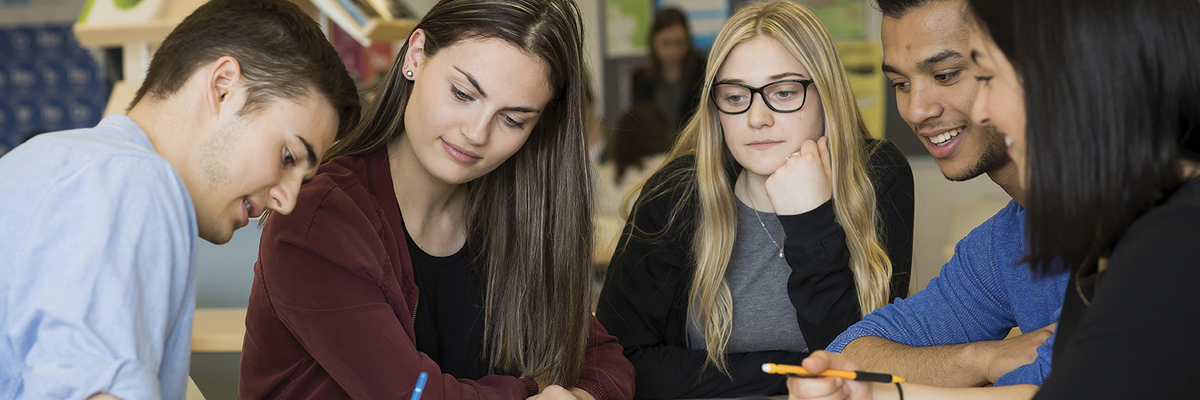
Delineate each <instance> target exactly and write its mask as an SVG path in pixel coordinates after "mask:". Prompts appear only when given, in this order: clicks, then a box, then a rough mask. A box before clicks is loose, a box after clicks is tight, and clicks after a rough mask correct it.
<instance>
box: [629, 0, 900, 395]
mask: <svg viewBox="0 0 1200 400" xmlns="http://www.w3.org/2000/svg"><path fill="white" fill-rule="evenodd" d="M758 36H767V37H771V38H774V39H776V40H778V41H779V42H780V43H782V44H783V46H784V47H786V48H787V49H788V51H790V52H791V53H792V55H793V56H794V57H796V59H797V60H799V61H800V63H801V64H802V65H804V67H805V68H806V69H808V71H810V72H811V74H812V75H813V76H812V80H813V85H814V86H816V89H817V93H819V94H820V96H821V102H822V104H823V105H824V113H825V131H826V132H828V135H829V139H830V140H829V143H830V146H831V149H830V150H831V158H832V161H833V173H834V176H835V177H837V179H835V180H834V181H833V198H834V199H835V202H834V212H835V214H836V218H837V222H838V223H839V224H840V225H841V226H842V228H843V229H844V230H845V232H846V245H847V247H848V248H849V250H850V269H851V270H852V271H853V272H854V281H855V287H856V289H857V291H858V304H859V311H860V312H862V314H863V315H866V314H868V313H870V312H871V311H872V310H874V309H876V308H879V307H881V306H883V305H884V304H887V300H888V282H889V280H890V279H891V275H892V263H891V261H890V260H888V257H887V253H885V252H884V250H883V247H882V245H881V243H880V242H881V239H880V236H879V229H877V227H876V221H877V220H878V217H877V216H876V207H875V202H876V200H875V189H874V187H873V186H872V185H871V180H870V177H869V175H868V172H867V168H866V160H867V158H868V156H869V153H870V151H867V152H864V151H863V146H864V140H865V138H866V137H867V135H868V132H867V129H866V126H865V125H864V124H863V122H862V117H861V116H860V115H859V112H858V106H857V104H856V103H855V99H854V96H853V94H852V93H851V91H850V83H849V81H848V80H847V79H846V74H845V69H844V68H843V66H842V62H841V59H840V58H839V56H838V52H837V49H836V48H835V47H834V43H833V39H832V38H830V36H829V32H828V31H827V30H826V29H825V26H824V25H822V24H821V22H820V21H819V20H818V19H817V17H816V16H815V15H813V13H812V12H810V11H809V10H808V9H806V8H804V7H803V6H800V5H799V4H796V3H793V2H791V1H771V2H760V3H753V4H750V5H748V6H746V7H745V8H742V9H741V10H739V11H738V12H737V13H736V14H734V15H733V17H731V18H730V19H729V21H727V22H726V23H725V26H724V27H723V28H721V32H720V33H719V34H718V35H717V38H716V41H715V42H714V44H713V48H712V51H711V53H710V54H709V58H708V65H707V68H706V70H705V77H704V78H705V86H704V92H703V93H702V95H701V96H700V105H699V107H698V108H697V110H696V114H695V115H694V116H693V117H692V118H691V119H690V120H689V121H688V123H687V124H686V125H685V127H684V129H683V131H682V132H681V133H680V137H679V140H678V142H677V143H676V144H675V146H674V147H673V148H672V149H671V151H670V153H669V154H668V156H667V161H666V162H664V163H663V166H664V167H665V166H666V165H669V164H670V163H671V160H674V159H676V158H679V157H683V156H687V155H692V154H694V155H695V159H696V166H695V170H694V171H680V173H681V174H683V176H685V177H686V179H688V180H694V183H695V187H696V189H695V190H694V191H690V190H689V191H685V194H684V196H683V197H682V198H681V200H680V201H679V203H678V204H676V206H675V212H673V213H672V215H671V216H670V222H669V223H668V225H670V224H675V223H679V222H681V221H676V220H675V219H676V217H677V216H680V215H683V213H681V212H680V209H681V208H682V207H683V205H684V204H688V203H692V202H696V201H697V200H693V199H692V198H691V196H696V197H698V203H699V204H700V214H699V224H698V227H697V228H698V229H696V232H697V233H696V238H695V240H694V242H693V243H692V253H693V258H692V259H693V260H695V262H696V271H695V275H694V276H693V277H692V283H691V290H690V296H689V304H688V310H689V313H690V316H691V317H692V319H694V320H696V321H698V322H699V323H700V325H701V327H702V329H703V331H704V338H705V348H706V349H707V350H708V360H707V362H708V363H709V364H712V365H715V366H716V367H717V368H718V369H719V370H721V371H722V372H723V373H726V374H728V365H727V364H726V361H725V347H726V344H727V343H728V342H729V336H730V334H731V332H732V330H733V298H732V296H731V294H730V292H729V285H728V283H727V282H726V281H725V270H726V268H727V267H728V265H729V257H730V254H731V253H732V251H733V242H734V239H735V238H736V237H737V216H736V209H735V206H734V194H733V189H732V187H733V184H732V181H731V178H732V177H731V176H729V175H728V174H727V173H726V167H727V166H729V165H731V164H732V163H734V162H736V161H735V160H734V159H733V158H732V155H731V154H730V153H729V150H728V149H727V148H726V147H725V141H724V139H723V131H722V128H721V121H720V117H719V115H718V111H717V110H716V108H715V107H714V106H713V103H712V100H711V99H712V98H711V96H710V95H711V93H710V92H711V91H712V82H713V81H714V80H715V79H716V73H717V70H718V69H720V67H721V64H723V63H724V62H725V58H726V57H727V56H728V55H729V52H730V50H732V49H733V47H734V46H736V45H738V44H739V43H742V42H745V41H747V40H750V39H752V38H755V37H758ZM660 169H661V167H660ZM663 181H664V182H670V181H674V180H673V179H665V180H663ZM644 185H645V182H643V183H642V184H641V185H639V187H637V188H635V189H634V190H633V191H631V192H630V194H629V195H627V196H626V201H630V200H631V199H632V198H633V197H634V196H635V195H636V194H637V193H638V192H639V191H640V189H641V186H644ZM658 189H659V188H650V190H649V191H648V192H656V193H657V192H661V190H658ZM622 208H624V206H623V207H622ZM635 212H636V211H635ZM635 228H636V227H635ZM664 231H665V230H664ZM651 234H653V233H651Z"/></svg>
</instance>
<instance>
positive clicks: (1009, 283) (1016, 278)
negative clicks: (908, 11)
mask: <svg viewBox="0 0 1200 400" xmlns="http://www.w3.org/2000/svg"><path fill="white" fill-rule="evenodd" d="M1024 232H1025V209H1024V208H1023V207H1021V206H1020V205H1019V204H1017V202H1015V201H1010V202H1009V203H1008V205H1007V206H1005V207H1004V209H1002V210H1000V212H998V213H996V215H993V216H992V217H991V218H990V219H988V220H987V222H984V223H983V225H980V226H978V227H976V228H975V229H973V230H971V233H970V234H968V235H967V237H965V238H963V239H962V240H960V241H959V242H958V244H957V245H956V246H955V248H954V257H953V258H951V259H950V262H948V263H946V265H944V266H942V272H941V274H940V275H939V276H938V277H936V278H933V280H931V281H929V285H928V286H927V287H926V288H925V290H922V291H920V292H918V293H916V294H914V295H912V296H910V297H909V298H908V299H896V301H895V303H894V304H889V305H887V306H884V307H882V308H880V309H878V310H875V312H873V313H871V314H870V315H867V316H866V317H865V318H863V320H862V321H861V322H859V323H857V324H854V325H853V326H851V327H850V328H849V329H847V330H846V331H845V332H843V333H842V334H841V335H839V336H838V337H837V338H836V339H834V341H833V343H832V344H830V345H829V347H827V348H826V349H825V350H827V351H830V352H834V353H840V352H841V351H842V348H844V347H845V346H846V344H847V343H850V341H852V340H854V339H857V338H860V337H863V336H876V337H881V338H884V339H887V340H891V341H893V342H896V343H901V344H905V345H909V346H934V345H944V344H958V343H966V342H977V341H983V340H999V339H1003V338H1004V337H1005V336H1006V335H1007V334H1008V331H1009V329H1011V328H1012V327H1014V326H1016V327H1020V328H1021V331H1022V332H1030V331H1033V330H1036V329H1039V328H1042V327H1044V326H1046V325H1049V324H1051V323H1054V322H1055V321H1058V315H1059V312H1060V311H1061V309H1062V302H1063V291H1064V290H1065V289H1066V285H1067V277H1068V274H1067V273H1062V274H1058V275H1054V276H1047V277H1042V276H1040V275H1036V274H1034V273H1032V272H1031V271H1030V270H1029V267H1028V265H1026V264H1024V263H1018V260H1020V259H1021V257H1022V256H1023V255H1024V254H1025V237H1024ZM1053 343H1054V339H1053V338H1051V339H1050V341H1049V342H1048V343H1047V344H1046V345H1044V346H1041V347H1040V348H1038V358H1037V360H1036V361H1034V362H1033V363H1031V364H1028V365H1025V366H1023V367H1020V368H1017V369H1016V370H1014V371H1012V372H1010V373H1008V374H1006V375H1004V376H1002V377H1000V379H999V380H998V381H997V382H996V386H1003V385H1017V384H1034V385H1041V383H1042V381H1043V380H1045V379H1046V376H1047V375H1050V354H1051V348H1052V347H1053Z"/></svg>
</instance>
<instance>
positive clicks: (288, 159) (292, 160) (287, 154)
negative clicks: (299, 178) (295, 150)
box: [283, 147, 296, 166]
mask: <svg viewBox="0 0 1200 400" xmlns="http://www.w3.org/2000/svg"><path fill="white" fill-rule="evenodd" d="M283 165H284V166H292V165H296V157H295V156H293V155H292V149H289V148H287V147H284V148H283Z"/></svg>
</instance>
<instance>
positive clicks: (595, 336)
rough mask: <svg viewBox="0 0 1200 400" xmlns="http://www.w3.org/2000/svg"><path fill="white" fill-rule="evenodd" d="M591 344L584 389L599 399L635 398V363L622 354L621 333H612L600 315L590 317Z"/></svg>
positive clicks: (582, 382)
mask: <svg viewBox="0 0 1200 400" xmlns="http://www.w3.org/2000/svg"><path fill="white" fill-rule="evenodd" d="M589 321H590V322H589V323H590V324H591V329H590V331H589V332H588V347H587V350H586V352H585V353H584V360H583V362H584V367H583V373H582V374H580V376H579V383H578V384H577V385H576V386H577V387H579V388H580V389H583V390H584V391H587V392H588V393H591V394H592V396H593V397H595V398H596V400H628V399H632V398H633V379H634V374H633V364H632V363H630V362H629V359H628V358H625V355H624V354H622V351H623V350H624V348H623V347H621V344H620V343H618V342H617V337H616V336H613V335H609V334H608V331H606V330H605V329H604V326H603V325H600V321H598V320H596V317H594V316H593V317H592V318H591V319H589Z"/></svg>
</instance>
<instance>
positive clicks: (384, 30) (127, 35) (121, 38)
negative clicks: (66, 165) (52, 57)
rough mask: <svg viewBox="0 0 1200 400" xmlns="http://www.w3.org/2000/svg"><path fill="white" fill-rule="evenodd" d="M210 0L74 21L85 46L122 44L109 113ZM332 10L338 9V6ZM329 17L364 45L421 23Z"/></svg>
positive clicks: (169, 2) (317, 11)
mask: <svg viewBox="0 0 1200 400" xmlns="http://www.w3.org/2000/svg"><path fill="white" fill-rule="evenodd" d="M207 1H208V0H162V5H161V8H160V9H159V10H158V17H157V18H154V19H152V20H149V21H144V22H137V23H126V24H103V25H96V24H88V23H76V24H75V25H74V27H73V30H74V32H75V37H76V38H77V39H78V41H79V44H80V45H81V46H84V47H121V48H122V57H123V59H122V64H123V71H122V72H123V73H124V75H123V76H124V78H125V80H124V81H121V82H117V84H116V85H114V87H113V92H112V94H111V95H110V96H109V99H108V106H106V107H105V115H108V114H110V113H113V112H116V113H124V107H125V106H126V105H128V104H129V102H130V101H132V100H133V95H134V93H135V92H136V91H137V88H138V87H139V86H141V82H142V80H143V79H145V77H146V69H147V68H148V67H149V66H150V58H151V56H152V55H153V54H154V50H156V49H157V48H158V45H159V44H161V43H162V41H163V39H166V37H167V34H169V33H171V30H172V29H175V26H176V25H179V23H180V22H181V21H183V19H184V18H185V17H187V16H188V15H189V14H191V13H192V11H195V10H196V8H198V7H200V5H201V4H204V3H206V2H207ZM291 1H292V2H293V3H296V4H297V5H299V6H300V8H301V9H302V10H304V11H305V12H306V13H308V14H309V15H311V16H313V19H315V20H317V21H321V24H322V25H323V26H324V25H325V22H324V21H326V18H327V17H330V16H329V15H326V14H325V13H323V12H322V8H324V5H323V6H322V8H319V7H318V6H317V3H329V0H291ZM333 3H336V1H333ZM330 11H331V12H334V11H335V10H330ZM343 12H344V11H343ZM328 19H329V20H334V21H335V23H338V24H339V26H341V28H342V29H344V30H346V31H347V32H348V33H351V34H352V35H357V36H358V37H355V39H357V40H359V42H361V43H364V45H369V44H370V42H371V41H373V40H379V41H385V42H394V41H400V40H404V39H406V38H407V37H408V34H409V33H411V32H412V29H413V28H414V27H415V26H416V25H417V21H416V20H413V19H392V20H386V19H384V18H383V17H375V18H370V19H368V20H367V23H366V24H363V25H361V26H359V25H354V26H345V24H343V23H340V22H337V21H336V18H328ZM326 34H328V33H326ZM364 40H365V42H364Z"/></svg>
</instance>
